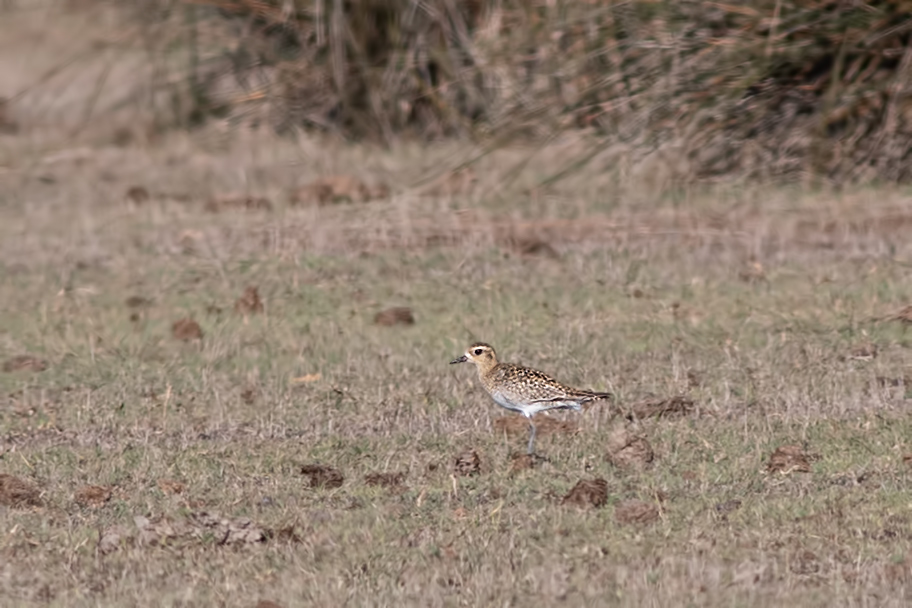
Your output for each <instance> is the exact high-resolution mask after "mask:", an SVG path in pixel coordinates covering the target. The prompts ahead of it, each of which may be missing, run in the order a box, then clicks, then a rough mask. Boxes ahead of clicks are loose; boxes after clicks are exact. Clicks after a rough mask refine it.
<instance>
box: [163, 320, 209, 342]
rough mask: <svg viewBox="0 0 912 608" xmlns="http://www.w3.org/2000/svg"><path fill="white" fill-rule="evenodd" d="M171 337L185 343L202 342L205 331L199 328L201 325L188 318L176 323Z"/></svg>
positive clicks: (172, 326) (172, 327) (172, 328)
mask: <svg viewBox="0 0 912 608" xmlns="http://www.w3.org/2000/svg"><path fill="white" fill-rule="evenodd" d="M171 335H173V336H174V337H175V338H177V339H178V340H183V341H184V342H189V341H190V340H201V339H202V338H203V329H202V328H201V327H200V326H199V323H197V322H196V321H194V320H193V319H191V318H189V317H187V318H185V319H180V320H178V321H175V322H174V324H173V325H171Z"/></svg>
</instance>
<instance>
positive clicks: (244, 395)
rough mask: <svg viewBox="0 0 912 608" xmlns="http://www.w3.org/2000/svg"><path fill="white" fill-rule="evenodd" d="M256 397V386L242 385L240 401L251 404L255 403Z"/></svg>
mask: <svg viewBox="0 0 912 608" xmlns="http://www.w3.org/2000/svg"><path fill="white" fill-rule="evenodd" d="M256 398H257V389H256V387H253V386H246V387H244V389H243V390H241V401H243V402H244V404H245V405H253V404H254V403H256Z"/></svg>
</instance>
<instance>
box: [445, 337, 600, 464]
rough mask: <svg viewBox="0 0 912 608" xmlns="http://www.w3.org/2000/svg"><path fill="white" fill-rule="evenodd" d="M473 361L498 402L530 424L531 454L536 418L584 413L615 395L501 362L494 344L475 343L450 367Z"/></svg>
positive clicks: (479, 377)
mask: <svg viewBox="0 0 912 608" xmlns="http://www.w3.org/2000/svg"><path fill="white" fill-rule="evenodd" d="M466 362H470V363H473V364H474V365H475V369H476V370H477V371H478V379H479V380H481V385H482V386H483V387H484V389H485V390H486V391H487V392H488V394H489V395H490V396H491V398H492V399H494V401H495V403H497V405H499V406H500V407H503V408H506V409H508V410H512V411H514V412H519V413H520V414H522V415H523V416H525V417H526V419H528V421H529V446H528V452H527V453H528V454H529V455H532V454H534V453H535V423H534V422H533V421H532V417H533V416H534V415H535V414H537V413H538V412H544V411H547V410H562V409H571V410H575V411H577V412H578V411H580V410H581V409H582V406H583V404H584V403H588V402H590V401H595V400H596V399H611V398H612V394H611V393H600V392H596V391H589V390H582V389H577V388H572V387H570V386H567V385H566V384H562V383H560V382H558V381H557V380H555V379H554V378H552V377H551V376H549V375H548V374H546V373H544V372H540V371H538V370H536V369H532V368H530V367H524V366H522V365H514V364H512V363H501V362H499V361H498V360H497V352H496V351H495V350H494V347H492V346H491V345H490V344H485V343H484V342H475V343H474V344H472V345H471V346H469V348H468V349H467V350H466V351H465V354H463V355H462V356H461V357H458V358H456V359H453V360H452V361H450V365H454V364H456V363H466Z"/></svg>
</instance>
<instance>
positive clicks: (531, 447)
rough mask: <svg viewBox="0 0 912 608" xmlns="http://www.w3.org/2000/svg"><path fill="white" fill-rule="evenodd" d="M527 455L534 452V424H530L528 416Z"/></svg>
mask: <svg viewBox="0 0 912 608" xmlns="http://www.w3.org/2000/svg"><path fill="white" fill-rule="evenodd" d="M528 453H529V455H530V456H531V455H532V454H534V453H535V425H534V424H532V418H529V450H528Z"/></svg>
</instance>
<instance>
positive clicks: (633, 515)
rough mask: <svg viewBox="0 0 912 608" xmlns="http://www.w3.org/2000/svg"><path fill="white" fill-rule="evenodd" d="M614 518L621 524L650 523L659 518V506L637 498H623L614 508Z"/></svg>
mask: <svg viewBox="0 0 912 608" xmlns="http://www.w3.org/2000/svg"><path fill="white" fill-rule="evenodd" d="M614 518H615V519H616V520H617V522H618V523H619V524H648V523H651V522H654V521H655V520H657V519H658V518H659V507H658V506H657V505H656V504H654V503H651V502H644V501H642V500H637V499H629V500H623V501H621V502H619V503H618V504H617V506H616V507H615V508H614Z"/></svg>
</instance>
